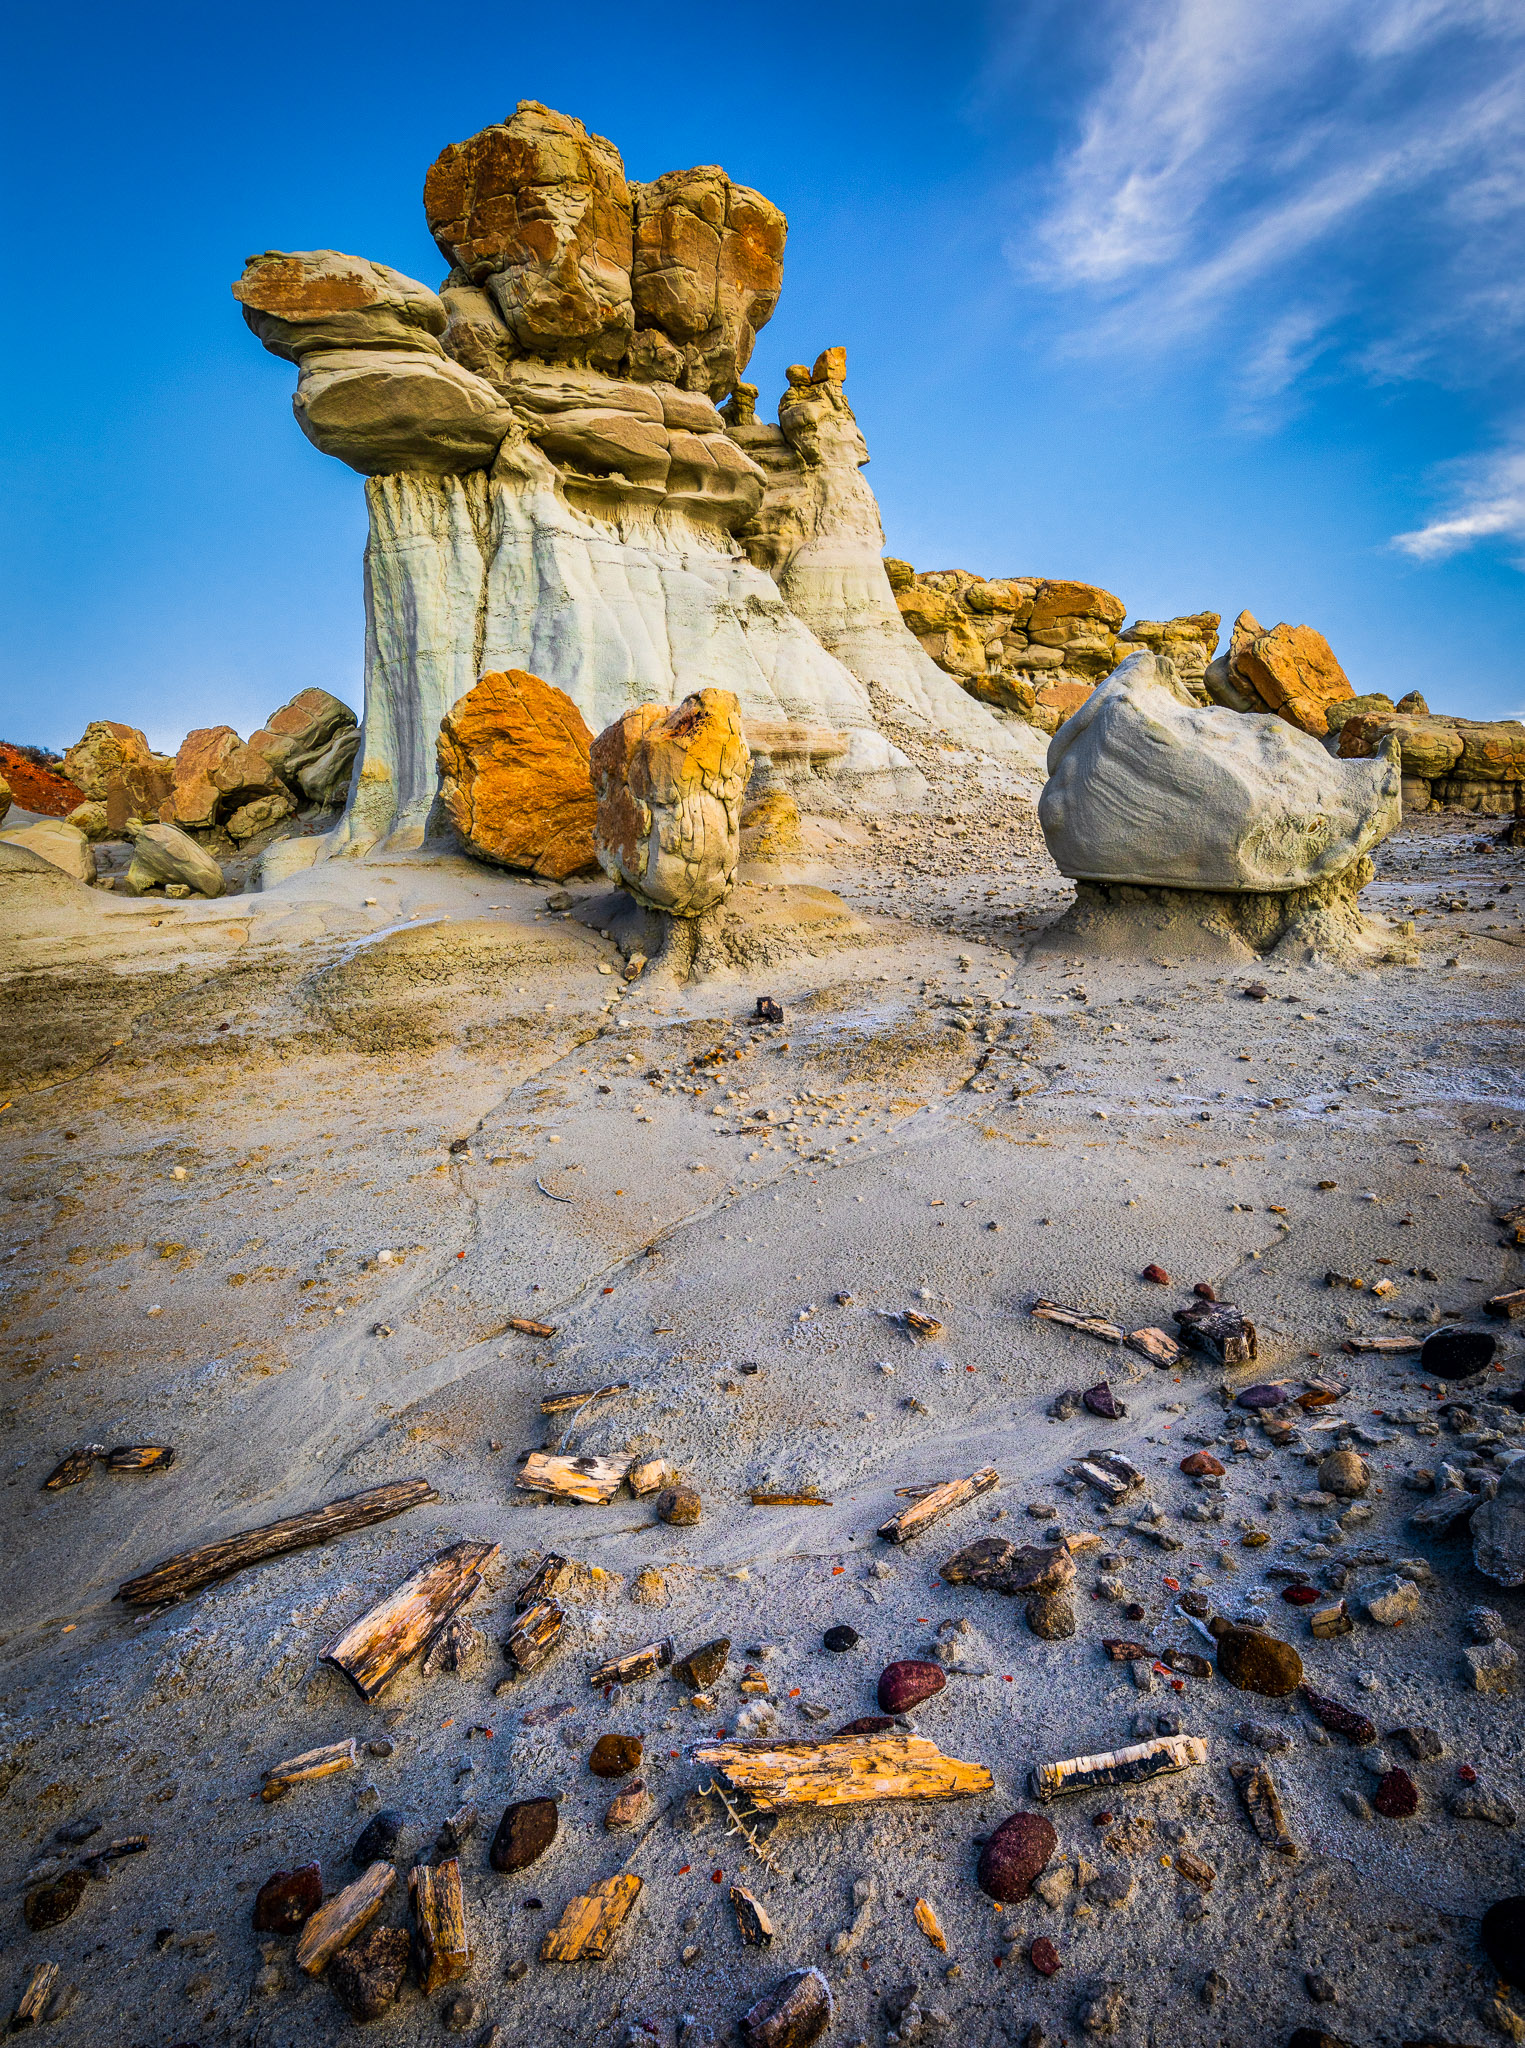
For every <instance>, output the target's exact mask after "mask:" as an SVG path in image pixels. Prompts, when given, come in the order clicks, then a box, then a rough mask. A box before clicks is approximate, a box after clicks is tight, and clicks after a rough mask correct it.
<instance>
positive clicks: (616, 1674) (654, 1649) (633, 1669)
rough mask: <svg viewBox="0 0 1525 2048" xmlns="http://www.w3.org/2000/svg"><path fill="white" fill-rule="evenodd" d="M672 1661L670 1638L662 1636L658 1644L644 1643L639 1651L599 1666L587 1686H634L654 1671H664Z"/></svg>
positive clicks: (590, 1676)
mask: <svg viewBox="0 0 1525 2048" xmlns="http://www.w3.org/2000/svg"><path fill="white" fill-rule="evenodd" d="M672 1660H673V1641H672V1637H671V1636H663V1638H662V1640H661V1641H660V1642H659V1643H644V1644H643V1645H642V1646H641V1648H640V1649H639V1650H631V1651H630V1652H629V1653H628V1655H626V1656H624V1657H611V1658H610V1659H609V1661H608V1663H607V1664H600V1665H599V1667H598V1669H597V1670H596V1671H594V1672H591V1673H590V1674H589V1677H588V1683H589V1685H634V1684H636V1683H637V1682H638V1680H640V1679H642V1678H650V1676H651V1674H652V1673H653V1672H654V1671H665V1670H666V1669H667V1667H668V1665H669V1664H671V1662H672Z"/></svg>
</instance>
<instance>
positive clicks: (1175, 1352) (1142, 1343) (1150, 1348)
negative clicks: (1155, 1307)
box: [1123, 1327, 1181, 1365]
mask: <svg viewBox="0 0 1525 2048" xmlns="http://www.w3.org/2000/svg"><path fill="white" fill-rule="evenodd" d="M1123 1342H1124V1343H1125V1344H1126V1345H1127V1347H1128V1349H1129V1350H1130V1351H1136V1352H1138V1354H1139V1356H1140V1357H1141V1358H1147V1359H1150V1360H1152V1362H1153V1363H1154V1364H1155V1365H1174V1364H1175V1363H1176V1361H1177V1360H1178V1359H1179V1358H1180V1356H1181V1347H1180V1345H1179V1344H1178V1343H1177V1342H1176V1340H1175V1338H1174V1337H1171V1336H1169V1335H1167V1333H1166V1332H1165V1331H1164V1330H1157V1329H1154V1328H1153V1327H1146V1328H1144V1329H1142V1330H1130V1331H1129V1332H1128V1334H1127V1336H1126V1337H1124V1339H1123Z"/></svg>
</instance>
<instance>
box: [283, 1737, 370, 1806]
mask: <svg viewBox="0 0 1525 2048" xmlns="http://www.w3.org/2000/svg"><path fill="white" fill-rule="evenodd" d="M359 1761H360V1756H359V1752H358V1751H357V1749H356V1747H355V1737H354V1736H353V1735H348V1736H346V1737H345V1739H344V1741H343V1742H330V1743H328V1744H326V1745H325V1747H324V1748H322V1749H308V1750H304V1751H303V1752H302V1754H301V1755H300V1756H293V1757H288V1758H287V1760H286V1762H285V1763H283V1764H271V1766H270V1768H269V1769H268V1770H267V1771H266V1772H265V1782H264V1785H263V1787H262V1788H261V1790H260V1795H259V1796H260V1798H261V1799H263V1800H265V1801H266V1803H267V1804H268V1802H269V1801H270V1800H272V1799H279V1798H281V1797H282V1796H283V1795H284V1794H285V1793H287V1792H289V1791H290V1790H291V1788H292V1786H293V1785H308V1784H311V1783H312V1782H313V1781H314V1780H315V1779H317V1778H331V1777H332V1776H333V1775H334V1773H335V1772H336V1771H352V1770H353V1769H354V1768H355V1765H356V1764H357V1763H359Z"/></svg>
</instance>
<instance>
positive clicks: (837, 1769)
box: [694, 1734, 994, 1813]
mask: <svg viewBox="0 0 1525 2048" xmlns="http://www.w3.org/2000/svg"><path fill="white" fill-rule="evenodd" d="M694 1756H695V1760H696V1761H697V1762H699V1763H701V1764H707V1765H708V1766H709V1767H710V1768H711V1769H712V1770H714V1771H716V1772H717V1773H718V1774H719V1776H720V1778H721V1780H722V1781H723V1783H724V1784H725V1785H726V1787H727V1788H728V1789H729V1790H730V1791H732V1792H740V1793H745V1795H746V1796H747V1798H749V1799H750V1800H751V1801H752V1803H753V1805H754V1806H756V1807H757V1808H758V1809H759V1811H761V1812H763V1813H773V1812H777V1811H780V1810H782V1809H783V1808H786V1807H797V1806H818V1807H830V1806H860V1805H866V1804H868V1803H869V1802H871V1801H875V1800H881V1799H960V1798H963V1797H965V1796H967V1795H969V1794H971V1793H977V1792H988V1791H989V1790H990V1789H991V1786H992V1784H993V1782H994V1781H993V1780H992V1778H991V1775H990V1773H989V1771H987V1770H986V1769H985V1766H984V1765H983V1764H971V1763H964V1762H962V1761H961V1760H960V1759H959V1758H958V1757H952V1756H944V1755H943V1754H942V1752H941V1750H939V1748H938V1747H937V1744H936V1743H935V1742H929V1741H928V1740H927V1739H926V1737H925V1736H923V1735H900V1734H894V1735H849V1736H833V1737H828V1739H827V1740H826V1741H824V1742H775V1741H770V1740H763V1741H755V1742H719V1743H712V1744H710V1745H709V1746H707V1747H705V1748H702V1749H698V1750H696V1751H695V1752H694Z"/></svg>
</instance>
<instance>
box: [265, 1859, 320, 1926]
mask: <svg viewBox="0 0 1525 2048" xmlns="http://www.w3.org/2000/svg"><path fill="white" fill-rule="evenodd" d="M322 1903H323V1866H322V1864H321V1863H304V1864H302V1865H301V1867H300V1868H299V1869H297V1870H278V1871H277V1872H276V1873H275V1875H274V1877H267V1878H266V1879H265V1882H264V1883H263V1884H262V1885H261V1886H260V1888H259V1890H258V1891H257V1892H256V1893H255V1895H254V1931H255V1933H256V1934H295V1932H296V1930H297V1929H298V1928H299V1927H305V1926H306V1924H307V1922H308V1921H309V1920H310V1919H311V1917H312V1915H313V1914H314V1913H316V1912H317V1910H318V1908H319V1906H321V1905H322Z"/></svg>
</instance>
